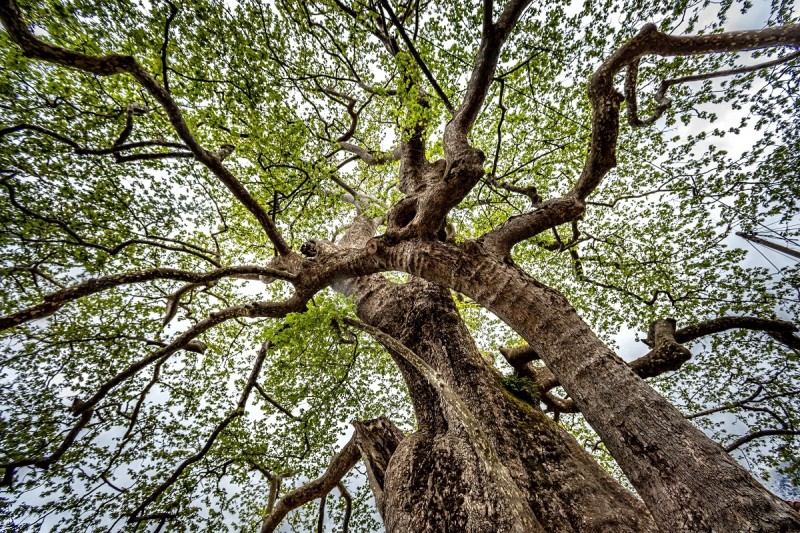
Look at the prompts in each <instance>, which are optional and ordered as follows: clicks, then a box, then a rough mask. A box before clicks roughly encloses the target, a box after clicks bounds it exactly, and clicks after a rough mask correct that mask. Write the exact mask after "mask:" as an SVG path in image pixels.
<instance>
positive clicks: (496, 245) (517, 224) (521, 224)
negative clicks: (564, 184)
mask: <svg viewBox="0 0 800 533" xmlns="http://www.w3.org/2000/svg"><path fill="white" fill-rule="evenodd" d="M585 209H586V204H585V203H584V202H583V201H582V200H580V199H577V198H574V197H569V196H565V197H563V198H556V199H553V200H548V201H547V202H545V203H543V204H541V206H540V207H538V208H537V209H536V210H534V211H531V212H530V213H525V214H523V215H518V216H515V217H511V218H509V219H508V220H506V221H505V222H503V223H502V224H501V225H499V226H498V227H496V228H495V229H493V230H492V231H490V232H488V233H486V234H485V235H482V236H481V237H480V238H479V239H478V241H479V242H480V243H482V244H483V246H484V247H485V248H486V249H487V250H489V251H491V252H493V253H495V254H497V255H499V256H501V257H508V255H509V254H510V253H511V249H512V248H513V247H514V245H515V244H517V243H519V242H522V241H524V240H527V239H530V238H531V237H534V236H536V235H538V234H539V233H542V232H543V231H547V230H548V229H550V228H555V227H556V226H560V225H561V224H566V223H567V222H571V221H573V220H575V219H577V218H578V217H580V216H581V215H582V214H583V212H584V210H585Z"/></svg>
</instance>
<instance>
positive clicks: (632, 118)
mask: <svg viewBox="0 0 800 533" xmlns="http://www.w3.org/2000/svg"><path fill="white" fill-rule="evenodd" d="M798 57H800V52H795V53H793V54H788V55H786V56H784V57H779V58H778V59H775V60H773V61H767V62H765V63H759V64H757V65H750V66H747V67H740V68H734V69H728V70H719V71H717V72H707V73H705V74H694V75H691V76H682V77H680V78H672V79H669V80H664V81H662V82H661V86H660V87H659V89H658V92H657V93H656V95H655V102H656V109H655V111H654V112H653V115H652V116H650V117H648V118H646V119H644V120H642V119H640V118H639V115H638V104H637V101H636V83H637V79H638V74H639V60H638V59H636V60H634V61H632V62H631V64H630V65H629V66H628V70H627V72H626V77H625V103H626V105H627V106H628V123H629V124H630V125H631V126H633V127H635V128H638V127H642V126H649V125H651V124H653V123H655V121H656V120H658V119H659V118H661V116H662V115H663V114H664V112H665V111H666V110H667V109H669V106H670V105H671V104H672V100H670V99H669V98H667V91H668V90H669V88H670V87H672V86H674V85H678V84H681V83H689V82H692V81H703V80H710V79H713V78H721V77H724V76H736V75H738V74H746V73H748V72H755V71H757V70H762V69H765V68H770V67H774V66H776V65H780V64H781V63H785V62H787V61H791V60H792V59H796V58H798Z"/></svg>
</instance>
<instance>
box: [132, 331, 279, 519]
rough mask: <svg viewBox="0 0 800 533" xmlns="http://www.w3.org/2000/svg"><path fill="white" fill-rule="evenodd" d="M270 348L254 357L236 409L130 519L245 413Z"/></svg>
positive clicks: (140, 513) (139, 512)
mask: <svg viewBox="0 0 800 533" xmlns="http://www.w3.org/2000/svg"><path fill="white" fill-rule="evenodd" d="M269 348H270V342H269V341H266V342H264V343H263V344H262V345H261V349H260V350H259V351H258V355H257V357H256V360H255V362H254V363H253V369H252V371H251V372H250V377H249V378H248V379H247V383H246V384H245V386H244V390H243V391H242V394H241V396H240V397H239V403H238V404H237V405H236V408H235V409H234V410H233V411H231V412H230V413H229V414H228V416H226V417H225V418H224V419H222V421H221V422H220V423H219V424H217V426H216V427H215V428H214V430H213V431H212V432H211V435H210V436H209V437H208V439H206V443H205V444H204V445H203V447H202V448H201V449H200V451H198V452H197V453H196V454H194V455H192V456H191V457H189V458H187V459H186V460H185V461H183V462H182V463H181V464H180V465H178V468H176V469H175V471H174V472H173V473H172V475H171V476H170V477H169V478H167V479H166V480H165V481H164V482H163V483H161V485H159V486H158V487H157V488H156V489H155V490H154V491H153V492H152V493H150V495H149V496H148V497H147V498H145V499H144V501H143V502H142V503H141V504H139V507H137V508H136V510H135V511H133V512H132V513H131V518H132V519H135V518H136V517H137V516H140V515H142V513H143V512H144V510H145V509H146V508H147V506H148V505H150V504H151V503H153V502H155V501H156V500H157V499H158V498H159V497H160V496H161V495H162V494H163V493H164V492H165V491H166V490H167V489H168V488H169V487H171V486H172V485H173V484H174V483H175V482H176V481H178V479H179V478H180V477H181V475H182V474H183V472H184V471H185V470H186V469H187V468H188V467H189V466H191V465H192V464H194V463H196V462H198V461H200V460H201V459H202V458H203V457H205V456H206V455H207V454H208V452H209V451H210V450H211V448H212V446H214V442H215V441H216V439H217V437H219V435H220V433H222V432H223V431H224V430H225V428H226V427H228V426H229V425H230V423H231V422H233V421H234V420H235V419H236V418H238V417H240V416H242V415H243V414H244V412H245V407H247V399H248V397H249V396H250V392H251V391H252V390H253V387H255V385H256V380H257V379H258V376H259V374H261V367H262V366H263V364H264V358H265V357H266V356H267V352H268V350H269Z"/></svg>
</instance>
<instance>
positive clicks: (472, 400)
mask: <svg viewBox="0 0 800 533" xmlns="http://www.w3.org/2000/svg"><path fill="white" fill-rule="evenodd" d="M346 291H347V292H350V293H352V294H354V296H355V297H356V301H357V304H358V312H359V316H360V317H361V318H362V320H364V321H365V322H367V323H369V324H372V325H374V326H376V327H379V328H380V329H381V330H383V331H384V332H386V333H388V334H390V335H391V336H392V337H394V338H396V339H398V340H400V341H401V342H402V343H403V344H405V345H406V346H408V347H409V348H410V349H411V350H413V351H414V352H416V353H417V354H418V355H419V356H420V357H421V358H422V359H424V361H425V362H426V363H427V364H429V365H430V366H431V367H433V368H434V369H435V370H436V371H437V372H438V374H439V375H440V376H441V377H442V379H444V380H445V381H446V383H447V384H448V385H449V386H450V387H451V388H452V389H453V390H454V391H455V392H456V393H457V394H458V396H459V397H460V398H461V399H462V400H463V401H464V403H465V404H466V405H467V407H468V408H469V410H470V411H471V412H472V414H473V415H474V416H475V418H476V419H477V420H478V421H480V423H481V426H482V429H483V431H484V432H485V434H486V435H487V437H488V439H489V441H490V442H491V445H492V446H493V447H494V448H495V450H496V452H497V455H498V457H499V458H500V461H502V463H503V464H504V465H505V466H506V467H507V468H508V469H509V470H510V472H511V477H512V479H513V482H514V483H515V484H516V486H517V487H518V488H519V489H520V490H521V491H522V494H524V496H525V499H526V502H527V505H528V506H529V507H530V509H531V510H532V511H533V513H534V515H535V516H536V518H537V519H538V521H539V523H540V524H541V525H542V527H543V529H544V530H546V531H559V532H560V531H614V532H620V531H637V532H638V531H654V530H655V526H654V525H653V522H652V519H651V518H650V516H649V514H648V513H647V511H646V510H645V508H644V506H643V505H642V503H641V502H640V501H639V500H638V499H637V498H636V497H635V496H634V495H633V494H631V493H630V492H629V491H627V490H626V489H624V488H623V487H622V486H620V485H619V484H618V483H617V482H616V481H614V480H613V479H612V478H610V476H609V475H608V474H607V473H606V472H604V471H603V470H602V469H601V468H600V467H599V466H598V465H597V463H596V462H595V461H594V460H593V459H592V458H591V457H590V456H589V455H588V454H587V453H586V452H585V450H583V449H582V448H581V447H580V445H579V444H578V443H577V442H576V441H575V440H574V439H573V438H572V437H571V436H570V435H568V434H567V433H566V432H564V431H563V430H562V429H560V428H559V427H558V426H557V425H556V424H555V423H554V422H553V421H552V420H551V419H550V418H549V417H547V416H546V415H545V414H544V413H543V412H541V410H539V409H538V408H536V407H533V406H531V405H528V404H526V403H523V402H522V401H520V400H518V399H517V398H515V397H513V396H512V395H511V394H510V393H508V392H507V391H506V390H505V389H504V387H503V386H502V384H501V382H500V376H499V374H498V373H497V372H496V371H495V370H494V369H492V367H491V366H490V364H489V363H488V362H487V361H486V360H485V359H484V358H483V357H482V356H481V354H480V352H479V351H478V350H477V348H476V346H475V344H474V342H473V340H472V338H471V337H470V335H469V332H468V331H467V330H466V327H465V326H464V324H463V321H462V320H461V318H460V317H459V315H458V312H457V310H456V308H455V305H454V303H453V299H452V297H451V296H450V293H449V291H448V290H446V289H443V288H442V287H440V286H437V285H434V284H431V283H427V282H425V281H423V280H421V279H414V280H412V281H411V282H409V283H407V284H402V285H397V284H392V283H389V282H387V281H386V280H385V279H383V278H381V277H379V276H370V277H368V278H360V279H358V280H353V281H351V282H348V283H347V288H346ZM389 351H390V353H392V350H391V349H390V350H389ZM393 356H394V357H395V360H396V361H397V362H398V365H399V366H400V368H401V370H402V371H403V374H404V376H405V378H406V381H407V383H408V387H409V391H410V394H411V397H412V400H413V402H414V408H415V411H416V414H417V419H418V424H419V431H418V432H417V433H415V434H414V435H412V436H411V437H409V438H408V439H406V440H405V441H404V442H403V443H401V445H400V446H399V447H398V450H397V451H396V452H395V455H394V456H393V457H392V460H391V463H390V467H389V472H388V473H387V482H386V493H385V501H386V504H385V505H386V513H387V514H386V526H387V531H390V532H391V531H398V532H399V531H487V532H489V531H491V532H494V531H500V530H503V529H504V524H503V521H502V519H501V517H497V516H496V517H494V518H492V519H491V520H476V518H475V517H476V515H482V514H488V510H489V509H493V508H494V507H495V506H497V505H498V504H500V503H501V502H498V501H497V498H496V495H495V494H493V493H492V492H491V491H490V492H486V491H485V490H484V487H485V485H486V481H485V479H484V478H483V476H481V475H480V468H479V461H478V459H477V457H476V455H475V453H474V452H473V451H472V450H471V449H470V447H471V446H473V445H474V443H471V442H469V439H468V438H467V437H468V436H466V435H464V434H463V432H459V431H453V428H452V427H449V426H450V425H449V424H448V423H447V421H446V420H445V417H444V416H443V415H442V413H441V409H440V404H439V402H437V401H436V391H435V390H431V387H430V386H429V384H428V383H426V382H425V380H424V379H421V378H420V376H419V374H418V373H417V372H416V371H415V370H414V369H413V368H410V367H409V365H408V364H407V363H406V362H405V361H404V360H403V359H402V358H401V357H398V356H397V354H393ZM476 508H477V510H478V511H479V512H477V513H476ZM487 518H488V517H487Z"/></svg>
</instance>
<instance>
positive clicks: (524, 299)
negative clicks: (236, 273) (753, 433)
mask: <svg viewBox="0 0 800 533" xmlns="http://www.w3.org/2000/svg"><path fill="white" fill-rule="evenodd" d="M370 248H371V249H372V250H373V251H374V252H376V254H377V255H378V256H379V257H380V258H381V259H382V260H383V261H384V265H383V266H384V267H386V268H387V269H395V270H402V271H405V272H409V273H411V274H414V275H418V276H421V277H424V278H425V279H428V280H431V281H434V282H437V283H440V284H442V285H445V286H448V287H451V288H453V289H455V290H457V291H460V292H462V293H464V294H466V295H468V296H470V297H471V298H473V299H474V300H475V301H477V302H478V303H480V304H481V305H483V306H484V307H485V308H487V309H489V310H491V311H493V312H494V313H495V314H497V315H498V316H499V317H500V318H501V319H502V320H503V321H505V322H506V323H507V324H509V325H511V326H512V327H513V328H514V329H515V330H516V331H517V332H518V333H520V335H521V336H522V337H523V338H524V339H525V340H526V341H528V343H529V344H530V345H531V347H532V348H533V349H534V350H535V351H536V352H537V353H538V354H539V355H540V356H541V358H542V360H543V361H544V362H545V363H546V364H547V366H548V367H549V368H550V370H552V372H553V373H554V374H555V376H556V377H557V378H558V380H559V381H560V383H561V385H562V386H563V387H564V389H565V390H566V391H567V393H568V394H569V395H570V396H571V397H572V399H573V400H574V401H575V404H576V405H577V406H578V408H579V409H580V411H581V412H582V413H583V415H584V416H585V417H586V419H587V421H588V422H589V423H590V424H591V425H592V427H593V428H594V429H595V430H596V431H597V433H598V434H599V435H600V437H601V438H602V439H603V442H604V443H605V444H606V446H608V448H609V450H610V452H611V454H612V455H613V456H614V458H615V459H616V460H617V461H618V462H619V464H620V466H621V467H622V469H623V470H624V471H625V473H626V475H627V476H628V478H629V479H630V480H631V482H632V483H633V484H634V486H635V487H636V489H637V491H638V492H639V494H640V495H641V496H642V498H643V499H644V501H645V503H646V504H647V507H648V508H649V510H650V512H651V513H652V515H653V517H654V518H655V519H656V523H658V525H659V527H661V528H662V529H663V530H666V531H695V532H696V531H719V532H729V531H797V530H800V516H798V515H797V513H795V512H794V511H793V510H792V509H791V508H789V506H788V505H786V504H785V503H784V502H783V501H781V500H780V499H778V498H776V497H775V496H774V495H772V494H771V493H769V492H768V491H767V490H766V489H764V487H762V486H761V485H760V484H759V483H758V482H757V481H756V480H754V479H753V478H752V476H750V474H749V473H748V472H747V471H746V470H744V469H743V468H742V467H741V466H740V465H739V464H738V463H737V462H736V461H735V460H733V459H732V458H731V457H730V456H729V455H728V454H727V453H725V451H724V450H723V449H722V447H721V446H719V445H718V444H716V443H714V442H712V441H711V440H710V439H708V437H706V436H705V435H704V434H703V433H702V432H701V431H700V430H698V429H697V428H696V427H694V426H693V425H692V424H691V423H690V422H689V421H688V420H686V419H685V418H684V417H683V416H682V415H681V414H680V413H679V412H678V411H677V410H676V409H675V408H674V407H673V406H672V405H671V404H669V402H667V401H666V400H664V398H662V397H661V396H660V395H658V393H656V392H655V391H654V390H653V389H652V388H651V387H650V386H649V385H647V384H646V383H645V382H644V380H642V379H641V378H640V377H638V376H637V375H636V374H635V373H634V372H633V371H632V370H631V369H630V368H629V367H628V365H626V364H625V363H624V362H623V361H622V359H620V358H619V357H618V356H617V355H616V354H614V353H613V352H612V351H611V350H610V349H609V348H608V347H606V346H605V344H603V342H602V341H600V340H599V339H598V338H597V337H596V336H595V335H594V333H593V332H592V331H591V329H590V328H589V327H588V326H587V325H586V323H585V322H583V320H581V319H580V317H579V316H578V315H577V313H576V312H575V310H574V309H573V308H572V306H571V305H570V304H569V302H567V300H566V298H564V296H563V295H561V294H560V293H558V292H557V291H555V290H553V289H550V288H549V287H546V286H544V285H542V284H541V283H539V282H537V281H536V280H534V279H533V278H531V277H530V276H528V275H527V274H525V273H524V272H523V271H522V270H520V269H518V268H516V267H515V266H514V265H513V264H509V263H508V262H507V261H503V260H501V259H499V258H498V257H496V256H494V255H492V254H490V253H487V252H486V251H485V250H484V249H483V248H482V247H481V246H480V245H478V244H476V243H473V242H467V243H465V244H464V245H463V246H460V247H456V246H452V245H445V244H443V243H439V242H435V241H430V240H415V241H408V242H403V243H399V244H397V245H393V244H392V243H387V242H385V241H384V240H381V239H375V240H373V241H371V243H370ZM438 320H439V318H437V322H438ZM436 327H439V326H438V324H437V326H436ZM459 376H460V374H459ZM487 403H488V402H487ZM544 464H547V463H543V465H544Z"/></svg>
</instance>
